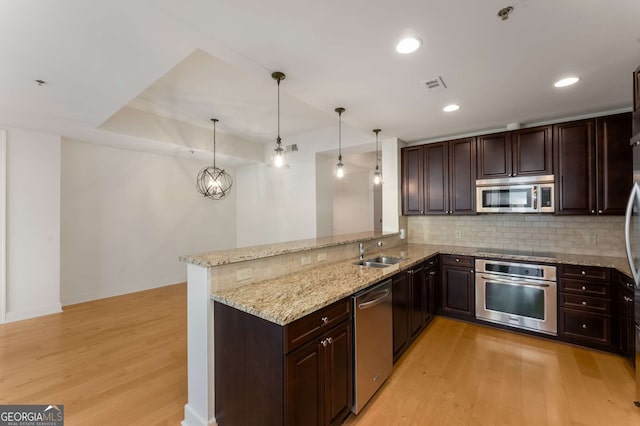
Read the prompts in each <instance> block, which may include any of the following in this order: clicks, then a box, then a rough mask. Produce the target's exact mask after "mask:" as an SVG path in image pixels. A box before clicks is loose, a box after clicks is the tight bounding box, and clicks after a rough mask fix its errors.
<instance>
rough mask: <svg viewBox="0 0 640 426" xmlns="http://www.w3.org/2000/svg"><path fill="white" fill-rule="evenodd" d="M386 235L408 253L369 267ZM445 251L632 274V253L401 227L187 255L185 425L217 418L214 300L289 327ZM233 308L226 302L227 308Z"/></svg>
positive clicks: (392, 251)
mask: <svg viewBox="0 0 640 426" xmlns="http://www.w3.org/2000/svg"><path fill="white" fill-rule="evenodd" d="M378 240H382V241H383V242H384V245H383V247H382V248H381V249H378V250H377V253H374V252H371V253H369V254H368V255H367V257H369V256H373V255H375V254H384V255H387V256H395V257H400V258H401V259H402V261H401V262H400V263H397V264H395V265H392V266H389V267H387V268H366V267H361V266H356V265H354V264H353V263H354V262H355V261H357V259H358V243H359V242H365V243H366V244H369V243H371V242H375V241H378ZM438 255H453V256H467V257H471V258H473V257H480V258H482V257H491V258H497V259H509V260H513V261H521V262H522V261H526V262H533V261H535V262H543V263H553V264H562V265H585V266H593V267H598V268H612V269H613V270H616V271H619V272H621V273H623V274H626V275H629V270H628V266H627V264H626V261H625V259H623V258H618V257H600V256H583V255H573V254H553V255H545V256H551V257H540V256H535V255H534V253H533V252H531V253H528V254H513V253H508V252H502V253H495V251H492V250H487V249H482V248H474V247H462V246H444V245H428V244H406V242H405V241H403V240H400V238H399V235H398V234H388V235H382V236H381V235H374V234H372V233H364V234H354V235H348V236H343V237H333V238H327V239H317V240H306V241H298V242H292V243H283V244H276V245H270V246H259V247H251V248H246V249H236V250H231V251H224V252H213V253H207V254H202V255H193V256H184V257H182V258H181V260H182V261H184V262H186V263H187V264H188V266H187V267H188V333H189V335H188V339H189V343H188V362H189V385H188V386H189V400H188V404H187V406H185V420H184V423H183V424H184V425H203V424H207V423H208V422H210V421H213V420H214V417H215V401H216V397H215V376H214V369H215V367H214V362H215V360H214V355H213V354H214V349H215V346H214V328H215V324H214V312H213V302H212V300H215V301H216V302H217V303H220V304H222V306H228V307H231V308H233V310H234V311H239V312H244V313H248V314H251V316H253V317H256V318H260V319H262V320H265V321H266V322H268V323H270V324H274V325H278V326H282V327H285V326H287V325H288V324H291V323H292V322H295V321H296V320H299V319H300V318H303V317H305V316H308V315H310V314H313V313H314V312H318V311H319V310H321V309H323V308H325V307H327V306H332V304H335V302H337V301H340V300H344V298H345V297H349V296H351V295H352V294H354V293H356V292H357V291H359V290H361V289H364V288H366V287H368V286H370V285H372V284H375V283H377V282H379V281H381V280H383V279H385V278H390V277H393V276H396V275H398V274H401V273H402V272H403V271H407V270H411V269H412V268H414V267H416V266H417V265H419V264H421V263H422V262H423V261H425V260H427V259H431V258H434V256H435V257H437V256H438ZM225 309H226V308H225Z"/></svg>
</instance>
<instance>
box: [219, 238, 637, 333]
mask: <svg viewBox="0 0 640 426" xmlns="http://www.w3.org/2000/svg"><path fill="white" fill-rule="evenodd" d="M437 254H453V255H459V256H475V257H491V258H499V259H513V260H520V261H522V260H524V261H530V262H548V263H564V264H572V265H585V266H600V267H607V268H615V269H618V270H619V271H621V272H623V273H625V274H627V275H630V270H629V266H628V265H627V262H626V259H625V258H621V257H605V256H582V255H574V254H545V255H544V256H537V255H535V254H533V253H532V254H531V255H514V254H504V253H503V254H501V253H491V252H489V251H487V250H486V249H485V250H483V249H479V248H474V247H459V246H439V245H428V244H407V245H403V246H399V247H393V248H389V249H382V250H380V251H378V252H377V253H375V254H370V255H369V256H367V258H370V257H374V256H377V255H385V256H394V257H401V258H403V261H401V262H400V263H398V264H395V265H392V266H389V267H387V268H380V269H378V268H368V267H362V266H357V265H354V264H353V263H354V262H356V261H357V258H352V259H348V260H345V261H343V262H338V263H333V264H330V265H326V266H321V267H316V268H312V269H308V270H305V271H301V272H298V273H294V274H290V275H285V276H283V277H279V278H274V279H271V280H266V281H262V282H260V283H257V284H252V285H246V286H243V287H237V288H233V289H229V290H224V291H220V292H216V293H213V294H212V295H211V298H212V299H213V300H215V301H217V302H220V303H223V304H225V305H229V306H231V307H234V308H236V309H239V310H242V311H244V312H248V313H250V314H252V315H255V316H257V317H260V318H263V319H266V320H268V321H271V322H273V323H276V324H279V325H286V324H289V323H291V322H293V321H295V320H297V319H299V318H302V317H304V316H306V315H308V314H310V313H312V312H315V311H317V310H318V309H321V308H323V307H325V306H327V305H329V304H331V303H333V302H336V301H338V300H340V299H342V298H344V297H347V296H350V295H352V294H355V293H357V292H358V291H360V290H363V289H365V288H367V287H369V286H371V285H372V284H375V283H377V282H379V281H381V280H384V279H385V278H390V277H392V276H393V275H395V274H396V273H397V272H400V271H402V270H405V269H408V268H410V267H411V266H413V265H416V264H418V263H420V262H422V261H423V260H425V259H427V258H429V257H431V256H434V255H437Z"/></svg>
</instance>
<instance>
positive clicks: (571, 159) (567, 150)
mask: <svg viewBox="0 0 640 426" xmlns="http://www.w3.org/2000/svg"><path fill="white" fill-rule="evenodd" d="M553 137H554V146H555V148H554V161H555V164H556V214H624V209H625V204H626V201H627V195H628V193H629V190H630V188H631V184H632V173H633V171H632V168H633V164H632V156H631V147H630V146H629V139H630V138H631V114H630V113H624V114H617V115H610V116H606V117H598V118H596V119H591V120H580V121H572V122H569V123H561V124H556V125H554V126H553Z"/></svg>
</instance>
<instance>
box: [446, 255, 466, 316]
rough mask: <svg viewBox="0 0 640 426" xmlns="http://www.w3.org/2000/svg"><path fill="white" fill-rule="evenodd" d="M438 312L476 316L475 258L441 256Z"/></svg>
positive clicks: (450, 314) (448, 314) (449, 314)
mask: <svg viewBox="0 0 640 426" xmlns="http://www.w3.org/2000/svg"><path fill="white" fill-rule="evenodd" d="M440 264H441V266H440V285H439V286H438V288H439V305H438V313H440V314H442V315H447V316H453V317H461V318H469V317H474V316H475V279H474V258H473V257H468V256H453V255H441V256H440Z"/></svg>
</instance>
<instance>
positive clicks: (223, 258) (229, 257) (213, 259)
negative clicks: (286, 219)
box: [178, 232, 398, 268]
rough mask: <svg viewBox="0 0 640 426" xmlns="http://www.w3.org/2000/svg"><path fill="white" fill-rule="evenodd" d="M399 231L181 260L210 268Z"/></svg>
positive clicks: (282, 244) (203, 255) (207, 254)
mask: <svg viewBox="0 0 640 426" xmlns="http://www.w3.org/2000/svg"><path fill="white" fill-rule="evenodd" d="M394 235H398V233H397V232H396V233H389V234H380V233H374V232H361V233H357V234H347V235H338V236H333V237H324V238H311V239H308V240H298V241H289V242H286V243H276V244H265V245H261V246H252V247H240V248H236V249H230V250H218V251H212V252H208V253H199V254H189V255H185V256H180V257H179V258H178V260H179V261H181V262H185V263H190V264H193V265H199V266H204V267H205V268H209V267H212V266H218V265H228V264H231V263H238V262H245V261H248V260H257V259H263V258H266V257H273V256H280V255H283V254H290V253H299V252H303V251H310V250H317V249H321V248H325V247H335V246H340V245H345V244H352V243H357V242H360V241H362V242H366V241H371V240H376V239H380V238H386V237H391V236H394Z"/></svg>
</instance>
